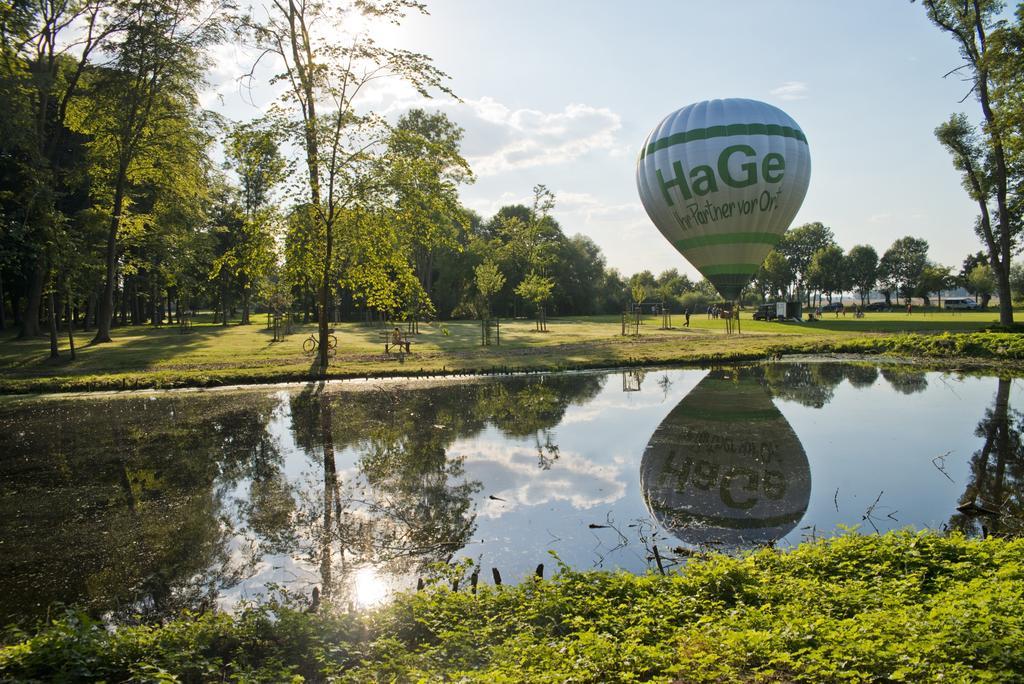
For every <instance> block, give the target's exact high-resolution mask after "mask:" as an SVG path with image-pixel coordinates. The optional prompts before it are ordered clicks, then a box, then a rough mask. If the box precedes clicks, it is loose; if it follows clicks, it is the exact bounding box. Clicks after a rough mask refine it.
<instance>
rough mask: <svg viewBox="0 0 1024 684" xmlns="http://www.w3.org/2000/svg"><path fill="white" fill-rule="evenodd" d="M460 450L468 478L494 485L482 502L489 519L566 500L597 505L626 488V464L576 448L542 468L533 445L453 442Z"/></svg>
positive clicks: (613, 498) (481, 511)
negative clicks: (590, 455)
mask: <svg viewBox="0 0 1024 684" xmlns="http://www.w3.org/2000/svg"><path fill="white" fill-rule="evenodd" d="M456 452H457V453H458V454H459V455H460V456H465V457H466V461H465V464H466V477H467V479H470V480H480V481H481V482H485V483H487V485H488V487H489V490H488V491H487V492H485V496H486V497H487V498H482V500H481V501H480V502H479V515H481V516H482V517H485V518H500V517H501V516H502V515H504V514H505V513H508V512H510V511H512V510H515V509H516V508H520V507H524V506H540V505H543V504H547V503H551V502H555V501H567V502H569V504H571V505H572V507H573V508H576V509H587V508H593V507H594V506H599V505H601V504H610V503H613V502H615V501H617V500H618V499H621V498H622V497H623V496H624V495H625V493H626V483H625V477H624V476H623V473H622V466H621V465H603V464H598V463H595V462H594V461H593V460H592V459H588V458H586V457H585V456H583V455H582V454H579V453H576V452H572V451H566V450H563V451H561V453H559V455H558V459H557V460H556V461H555V462H554V463H553V464H552V465H551V468H550V469H549V470H542V469H541V468H538V467H537V450H536V449H535V448H533V447H532V446H530V445H528V444H521V445H512V444H507V443H497V442H486V441H477V442H473V443H467V444H465V445H464V446H463V448H462V449H460V448H459V447H458V446H456V445H453V447H452V449H451V453H456ZM490 496H495V497H498V498H497V499H492V498H489V497H490ZM499 499H500V500H499Z"/></svg>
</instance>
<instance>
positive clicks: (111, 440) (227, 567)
mask: <svg viewBox="0 0 1024 684" xmlns="http://www.w3.org/2000/svg"><path fill="white" fill-rule="evenodd" d="M603 381H604V378H603V376H599V375H590V374H580V375H570V376H566V377H563V378H551V377H541V376H533V377H530V376H528V377H519V378H512V379H509V380H506V381H502V382H485V381H479V382H468V383H464V384H458V385H441V386H429V385H415V386H413V387H411V388H404V389H403V390H402V392H401V393H399V392H397V391H394V390H391V389H388V388H387V387H386V386H385V387H383V388H374V389H367V390H366V391H346V392H340V391H336V390H335V391H332V390H331V389H330V388H328V389H323V388H314V389H311V390H309V391H306V392H303V393H300V394H297V395H292V396H291V397H290V399H289V400H286V403H284V404H282V403H281V399H280V398H279V397H278V396H277V395H276V394H267V393H264V392H238V393H234V392H232V393H220V392H218V393H209V394H207V393H188V394H167V395H158V396H148V397H142V398H140V397H130V398H118V399H111V400H103V401H98V400H80V399H76V400H72V401H53V400H48V401H45V402H30V403H26V404H25V405H24V407H23V408H21V407H19V406H17V405H10V406H9V407H4V409H3V410H2V411H0V544H2V546H0V549H2V551H0V577H3V578H4V591H3V592H2V593H0V620H4V621H6V619H8V618H16V619H31V617H32V616H38V615H42V614H44V613H45V611H46V610H47V608H48V607H49V605H50V604H51V603H52V602H53V601H61V602H65V603H75V604H78V605H81V606H83V607H85V608H89V609H91V610H94V611H95V612H97V613H107V614H108V615H110V616H111V617H112V618H113V619H115V620H116V619H130V618H131V616H133V615H135V614H143V615H145V617H147V618H159V617H161V616H164V615H168V614H172V613H175V612H177V611H178V610H180V609H181V608H184V607H192V608H198V607H202V606H206V605H210V604H211V603H212V601H213V599H214V598H215V597H216V596H217V594H218V593H219V592H220V591H221V590H222V589H224V588H227V587H229V586H231V585H233V584H235V583H237V582H238V581H240V580H241V579H243V578H245V577H248V576H251V574H252V573H253V572H254V571H255V568H256V565H255V560H256V559H257V558H258V557H259V556H260V555H262V554H268V553H273V554H284V553H293V552H296V551H302V552H304V555H306V556H307V557H308V558H310V559H311V560H312V561H313V562H314V563H316V564H317V565H318V566H320V567H321V569H322V570H323V571H324V572H325V574H326V575H329V576H330V579H331V581H330V582H328V583H327V584H333V585H334V586H335V587H342V586H344V585H345V582H346V581H347V580H346V576H347V573H349V574H350V570H351V569H352V568H353V567H354V563H355V562H356V561H359V562H387V563H389V566H390V567H391V568H393V569H395V570H396V571H398V572H401V571H403V568H406V569H410V570H411V569H413V568H419V567H421V566H422V565H423V564H425V563H429V562H431V561H434V560H441V561H444V560H447V559H449V558H450V557H451V556H452V554H453V553H455V551H457V550H458V549H460V548H462V547H463V546H465V544H466V543H467V540H468V539H469V538H470V536H471V534H472V531H473V528H474V523H475V517H474V512H473V510H472V497H473V494H474V493H475V492H476V491H477V490H478V488H479V484H478V483H475V482H469V481H466V477H465V473H464V470H463V462H462V460H461V459H460V458H457V457H453V456H452V455H450V454H449V453H448V451H449V448H450V446H451V445H452V443H453V442H455V440H457V439H460V438H464V437H468V436H472V435H475V434H477V433H479V432H480V431H482V430H484V429H485V428H487V427H488V426H489V425H494V426H496V427H498V428H499V429H501V430H502V431H504V432H506V434H512V435H513V436H516V437H520V438H524V439H530V440H531V441H532V442H533V443H534V444H536V446H537V448H538V456H539V460H540V462H541V465H542V466H543V465H545V464H547V465H550V463H551V462H553V461H554V459H556V458H557V456H558V445H557V440H556V438H555V435H554V431H553V428H554V426H555V425H557V424H558V423H559V422H560V421H561V420H562V418H563V417H564V415H565V411H566V409H567V408H568V407H569V406H570V405H571V404H572V403H573V402H582V401H586V400H587V399H589V398H591V397H593V396H594V395H596V393H597V392H598V391H600V389H601V386H602V383H603ZM288 410H290V412H291V416H290V419H291V429H292V433H293V436H294V439H295V441H296V443H297V444H298V446H299V447H300V448H302V449H303V450H304V451H306V452H307V454H308V456H309V458H310V461H311V462H312V463H313V464H315V465H316V466H317V467H316V475H315V477H316V479H315V482H312V483H311V482H305V483H299V482H294V481H290V480H289V478H288V477H287V476H286V474H285V472H284V463H283V457H282V454H281V452H280V445H279V444H278V443H277V441H276V440H275V438H274V437H273V436H272V434H271V432H270V430H269V429H268V425H269V424H270V423H271V422H272V421H273V420H274V419H275V416H276V417H278V418H280V417H285V416H286V414H287V412H288ZM353 453H354V454H356V455H357V457H358V458H357V460H356V461H355V466H356V468H355V471H354V472H353V471H347V470H346V471H342V470H339V465H338V464H337V463H336V462H335V461H336V458H340V457H341V455H342V454H346V455H348V454H353ZM336 454H337V457H336ZM346 462H347V463H348V462H350V461H346ZM300 485H301V486H300ZM325 549H328V550H329V551H330V552H329V553H325V552H324V550H325ZM327 588H329V587H325V589H327ZM339 598H340V597H339Z"/></svg>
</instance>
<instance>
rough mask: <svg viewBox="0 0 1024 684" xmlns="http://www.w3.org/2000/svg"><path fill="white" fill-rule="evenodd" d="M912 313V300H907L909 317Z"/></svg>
mask: <svg viewBox="0 0 1024 684" xmlns="http://www.w3.org/2000/svg"><path fill="white" fill-rule="evenodd" d="M911 311H912V305H911V303H910V300H907V315H908V316H909V315H910V313H911Z"/></svg>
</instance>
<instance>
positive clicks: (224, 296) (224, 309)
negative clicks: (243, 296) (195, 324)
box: [220, 285, 228, 325]
mask: <svg viewBox="0 0 1024 684" xmlns="http://www.w3.org/2000/svg"><path fill="white" fill-rule="evenodd" d="M220 307H221V309H220V324H221V325H227V324H228V291H227V288H226V287H224V285H221V286H220Z"/></svg>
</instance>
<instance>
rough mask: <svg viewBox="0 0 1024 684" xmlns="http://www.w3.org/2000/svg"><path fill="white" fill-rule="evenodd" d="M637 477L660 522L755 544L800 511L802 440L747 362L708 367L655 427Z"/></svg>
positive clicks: (679, 532) (806, 489) (687, 538)
mask: <svg viewBox="0 0 1024 684" xmlns="http://www.w3.org/2000/svg"><path fill="white" fill-rule="evenodd" d="M640 487H641V489H642V490H643V493H644V499H645V500H646V502H647V507H648V509H649V510H650V511H651V513H652V514H653V515H654V517H655V518H656V519H657V520H658V522H659V523H661V525H662V526H663V527H665V528H666V529H667V530H669V531H670V532H671V533H672V534H673V535H675V536H676V537H678V538H679V539H680V540H681V541H683V542H686V543H689V544H697V545H699V544H722V545H724V546H728V547H742V546H752V545H755V544H764V543H768V542H772V541H775V540H777V539H779V538H781V537H783V536H785V535H786V534H787V533H788V532H789V531H790V530H792V529H793V528H794V527H796V524H797V523H798V522H799V521H800V519H801V518H802V517H803V515H804V513H805V512H806V511H807V502H808V501H809V499H810V496H811V469H810V464H809V463H808V462H807V454H805V453H804V449H803V446H801V444H800V440H798V439H797V436H796V433H794V432H793V428H792V427H790V425H789V423H788V422H787V421H786V419H785V417H784V416H783V415H782V413H781V412H780V411H779V409H778V408H776V407H775V405H774V404H773V403H772V401H771V399H770V398H769V396H768V394H767V392H766V391H765V390H764V388H762V387H761V385H760V384H759V382H758V379H757V377H756V376H754V375H753V374H752V373H751V372H750V371H729V372H726V371H711V373H709V374H708V376H707V377H705V378H704V379H703V380H701V382H700V384H698V385H697V386H696V387H695V388H694V389H693V390H692V391H691V392H690V393H689V394H688V395H686V397H684V398H683V400H682V401H680V402H679V404H678V405H677V406H676V407H675V408H674V409H672V412H671V413H670V414H668V416H667V417H666V418H665V420H663V421H662V422H661V425H659V426H658V429H657V430H655V431H654V434H653V435H652V436H651V440H650V441H649V442H648V444H647V450H646V451H644V456H643V460H642V461H641V462H640Z"/></svg>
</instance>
